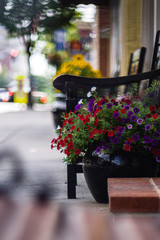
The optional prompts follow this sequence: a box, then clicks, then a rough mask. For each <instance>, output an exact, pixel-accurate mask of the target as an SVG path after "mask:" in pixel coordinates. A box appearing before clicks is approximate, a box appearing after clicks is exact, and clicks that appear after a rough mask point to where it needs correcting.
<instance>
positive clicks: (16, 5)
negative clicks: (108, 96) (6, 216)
mask: <svg viewBox="0 0 160 240" xmlns="http://www.w3.org/2000/svg"><path fill="white" fill-rule="evenodd" d="M159 10H160V1H159V0H136V1H135V0H86V1H84V0H74V1H73V0H26V1H19V0H7V1H0V133H1V134H0V143H1V146H0V147H1V152H5V153H6V156H9V157H4V156H5V154H2V155H1V159H4V158H7V159H8V158H10V159H11V158H12V157H13V156H14V152H15V151H16V154H19V158H20V159H21V161H22V162H23V164H24V165H25V169H28V175H27V179H28V182H27V184H26V185H25V188H24V186H23V190H24V191H26V189H27V188H29V187H30V186H31V185H33V184H31V180H33V179H34V181H35V184H34V187H35V188H36V186H37V185H36V184H37V182H38V181H41V182H42V181H43V180H44V179H43V178H45V177H44V176H46V178H47V177H48V176H51V180H48V181H50V184H51V185H52V183H53V179H52V177H53V175H54V177H55V179H56V181H57V182H56V183H57V189H58V190H57V198H58V199H63V200H64V199H66V185H65V182H66V166H65V165H64V164H63V163H62V157H63V156H62V155H60V154H59V153H58V152H57V151H56V150H52V151H51V150H50V142H51V140H52V138H53V137H55V135H56V127H57V126H58V124H60V123H59V119H60V115H61V113H62V112H63V111H65V108H66V106H65V102H64V100H65V95H64V94H63V93H60V92H58V91H56V90H55V89H54V88H53V81H54V78H55V77H56V76H58V75H59V74H65V73H70V74H75V75H81V76H91V77H102V76H103V77H110V76H118V75H126V74H127V69H128V63H129V56H130V54H131V52H133V51H134V50H136V49H138V48H140V47H142V46H143V47H146V48H147V54H146V60H145V65H144V70H145V71H146V70H149V69H150V68H151V66H150V65H151V59H152V54H153V53H152V49H153V44H154V39H155V34H156V31H157V30H158V29H160V16H159V14H158V13H159ZM77 54H78V55H77ZM9 152H13V154H8V153H9ZM1 162H3V163H4V161H1ZM16 166H17V163H16V164H15V168H16ZM4 169H5V168H2V167H1V168H0V173H1V174H2V173H4ZM7 169H8V168H7ZM8 171H9V172H10V173H13V172H14V171H13V169H12V168H9V170H7V171H6V172H8ZM40 173H42V174H40ZM53 173H54V174H53ZM42 176H43V177H42ZM32 178H33V179H32ZM82 178H83V176H82ZM47 179H48V178H47ZM54 182H55V181H54ZM81 183H83V179H82V180H81ZM34 187H33V188H34ZM80 188H81V185H80ZM83 189H84V188H83ZM83 189H81V191H80V192H81V193H80V194H81V195H80V196H81V198H85V197H86V196H88V199H89V200H91V201H92V197H91V196H90V195H89V193H88V192H87V190H83ZM58 191H59V193H61V194H59V195H58ZM85 191H86V192H85ZM85 193H87V195H85ZM21 195H23V194H22V192H21V193H19V195H18V196H21ZM24 195H25V193H24Z"/></svg>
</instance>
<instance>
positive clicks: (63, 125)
mask: <svg viewBox="0 0 160 240" xmlns="http://www.w3.org/2000/svg"><path fill="white" fill-rule="evenodd" d="M66 123H67V121H66V120H64V121H63V123H62V127H63V128H64V127H65V126H66Z"/></svg>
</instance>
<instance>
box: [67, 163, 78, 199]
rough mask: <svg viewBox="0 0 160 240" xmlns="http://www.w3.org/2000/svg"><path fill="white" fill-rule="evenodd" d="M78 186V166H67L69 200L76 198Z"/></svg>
mask: <svg viewBox="0 0 160 240" xmlns="http://www.w3.org/2000/svg"><path fill="white" fill-rule="evenodd" d="M76 184H77V176H76V166H74V165H70V164H69V165H67V193H68V199H75V198H76Z"/></svg>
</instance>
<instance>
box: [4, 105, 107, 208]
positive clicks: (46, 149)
mask: <svg viewBox="0 0 160 240" xmlns="http://www.w3.org/2000/svg"><path fill="white" fill-rule="evenodd" d="M0 132H1V134H0V145H1V148H2V149H4V148H5V149H8V150H10V151H12V150H16V152H17V154H19V156H20V158H21V162H22V163H23V166H24V168H25V181H24V182H23V183H21V185H20V186H19V187H17V188H16V189H15V190H14V197H15V198H16V199H19V200H20V199H27V198H28V197H30V196H32V195H34V193H35V192H36V191H37V190H38V189H39V187H40V186H41V184H43V183H44V182H47V185H48V186H49V187H50V189H51V191H50V192H51V198H53V199H54V200H56V201H57V202H58V203H61V204H71V205H72V204H76V205H81V204H82V203H83V204H87V205H89V206H94V207H95V206H96V207H98V206H99V208H100V209H101V208H102V209H104V208H105V209H106V210H107V208H108V206H107V205H103V204H98V203H96V202H95V200H94V199H93V197H92V196H91V194H90V192H89V190H88V188H87V186H86V183H85V180H84V176H83V174H79V175H78V186H77V199H73V200H72V199H71V200H69V199H67V185H66V172H67V171H66V165H65V164H64V163H63V162H62V158H63V155H62V154H60V153H59V152H58V151H57V150H56V149H53V150H51V149H50V142H51V140H52V138H53V137H55V136H56V133H55V126H54V123H53V119H52V113H51V112H50V111H43V110H42V109H41V111H33V110H27V111H19V112H8V113H4V114H0ZM1 173H2V168H1V171H0V174H1ZM106 210H105V211H106Z"/></svg>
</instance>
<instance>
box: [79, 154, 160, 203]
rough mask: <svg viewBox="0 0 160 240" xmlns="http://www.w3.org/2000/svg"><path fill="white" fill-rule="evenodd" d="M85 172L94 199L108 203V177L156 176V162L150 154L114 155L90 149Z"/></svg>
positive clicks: (84, 165)
mask: <svg viewBox="0 0 160 240" xmlns="http://www.w3.org/2000/svg"><path fill="white" fill-rule="evenodd" d="M83 172H84V176H85V180H86V183H87V185H88V188H89V190H90V192H91V194H92V195H93V197H94V199H95V200H96V201H97V202H98V203H108V186H107V180H108V178H136V177H154V176H155V173H156V162H155V160H154V159H153V158H152V157H151V156H150V155H148V156H146V155H144V156H143V155H135V154H131V153H126V154H122V155H120V156H112V155H108V154H107V155H105V154H97V153H96V152H95V151H90V152H88V153H87V156H86V158H85V163H83Z"/></svg>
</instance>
